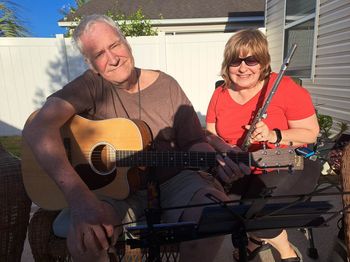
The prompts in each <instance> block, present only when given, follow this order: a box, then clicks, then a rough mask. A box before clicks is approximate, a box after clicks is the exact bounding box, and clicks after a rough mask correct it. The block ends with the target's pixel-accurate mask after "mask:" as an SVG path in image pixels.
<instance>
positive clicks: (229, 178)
mask: <svg viewBox="0 0 350 262" xmlns="http://www.w3.org/2000/svg"><path fill="white" fill-rule="evenodd" d="M241 151H242V150H241V149H240V148H239V147H237V146H235V147H232V146H230V145H228V147H227V150H226V151H225V152H227V153H228V155H230V152H231V153H237V152H241ZM216 159H217V162H218V163H219V165H218V167H217V172H216V175H217V176H218V177H219V179H220V180H221V181H222V182H224V183H226V184H230V183H232V182H234V181H236V180H238V179H240V178H242V177H243V176H244V175H248V174H250V168H249V167H248V166H247V165H245V164H244V163H243V162H240V161H239V160H238V163H235V162H234V161H233V160H232V159H231V158H230V157H229V156H227V155H226V156H222V155H220V154H218V155H217V157H216Z"/></svg>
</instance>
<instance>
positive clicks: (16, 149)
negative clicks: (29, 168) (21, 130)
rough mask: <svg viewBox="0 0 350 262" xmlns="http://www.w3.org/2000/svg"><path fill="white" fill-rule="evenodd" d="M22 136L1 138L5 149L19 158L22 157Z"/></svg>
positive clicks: (0, 140)
mask: <svg viewBox="0 0 350 262" xmlns="http://www.w3.org/2000/svg"><path fill="white" fill-rule="evenodd" d="M21 140H22V137H21V136H0V143H1V144H2V145H3V147H4V148H5V149H6V150H7V151H9V152H10V153H12V154H13V155H15V156H17V157H21Z"/></svg>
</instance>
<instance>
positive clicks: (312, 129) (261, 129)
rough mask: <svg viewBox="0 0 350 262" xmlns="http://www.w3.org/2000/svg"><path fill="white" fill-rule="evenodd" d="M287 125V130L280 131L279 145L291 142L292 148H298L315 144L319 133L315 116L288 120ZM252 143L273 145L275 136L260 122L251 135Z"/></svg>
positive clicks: (272, 131)
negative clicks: (263, 142)
mask: <svg viewBox="0 0 350 262" xmlns="http://www.w3.org/2000/svg"><path fill="white" fill-rule="evenodd" d="M288 125H289V129H288V130H281V136H282V140H281V141H280V144H282V145H289V144H290V142H292V143H293V145H294V146H299V145H303V144H310V143H314V142H316V139H317V136H318V133H319V131H320V128H319V125H318V121H317V117H316V114H313V115H312V116H310V117H307V118H304V119H301V120H289V121H288ZM249 127H250V126H249V125H247V126H246V128H247V129H249ZM254 141H268V142H270V143H275V142H276V141H277V135H276V132H275V131H274V130H270V129H269V128H268V126H267V125H266V124H265V123H264V121H263V120H262V121H260V122H258V123H257V124H256V129H255V130H254V132H253V133H252V137H251V142H254Z"/></svg>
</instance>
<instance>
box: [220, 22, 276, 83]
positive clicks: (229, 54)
mask: <svg viewBox="0 0 350 262" xmlns="http://www.w3.org/2000/svg"><path fill="white" fill-rule="evenodd" d="M248 53H250V54H251V55H252V56H253V57H254V58H255V59H256V60H257V61H258V62H259V64H260V66H261V74H260V77H259V80H260V81H262V80H264V79H266V78H267V77H268V76H269V75H270V73H271V66H270V62H271V58H270V54H269V49H268V44H267V39H266V36H265V35H264V34H263V33H262V32H261V31H259V30H257V29H245V30H241V31H238V32H237V33H235V34H234V35H233V36H231V38H230V39H229V40H228V41H227V43H226V45H225V50H224V60H223V61H222V64H221V76H222V78H223V79H224V81H225V86H227V87H228V86H230V84H231V82H232V81H231V79H230V77H229V73H228V70H229V67H230V64H231V63H232V61H234V60H236V59H238V58H239V56H240V55H243V57H246V56H247V55H248Z"/></svg>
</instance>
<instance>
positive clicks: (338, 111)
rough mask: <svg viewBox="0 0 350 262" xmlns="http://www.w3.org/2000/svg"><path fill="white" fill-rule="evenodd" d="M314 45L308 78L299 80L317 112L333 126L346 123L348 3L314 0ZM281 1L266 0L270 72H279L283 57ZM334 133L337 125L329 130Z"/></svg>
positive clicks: (349, 104) (349, 97) (349, 101)
mask: <svg viewBox="0 0 350 262" xmlns="http://www.w3.org/2000/svg"><path fill="white" fill-rule="evenodd" d="M317 4H318V6H317V8H318V12H316V15H317V17H316V20H315V21H316V23H317V24H315V32H316V34H317V35H316V38H315V40H316V43H315V45H314V46H315V47H316V50H315V57H314V71H313V76H312V78H309V79H302V81H303V86H304V87H305V88H307V89H308V90H309V92H310V93H311V95H312V98H313V101H314V104H315V105H316V107H317V109H318V111H319V112H320V113H322V114H327V115H330V116H332V117H333V120H334V122H335V123H337V122H346V123H348V124H350V110H349V108H350V16H349V14H350V1H344V0H320V1H317ZM284 5H285V1H278V0H267V4H266V10H267V12H266V18H265V19H266V35H267V38H268V41H269V45H270V54H271V57H272V69H273V70H274V71H277V70H279V67H280V65H281V63H282V55H283V37H281V36H283V24H284ZM333 128H334V129H335V130H337V129H338V128H337V125H336V124H335V125H334V127H333Z"/></svg>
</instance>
